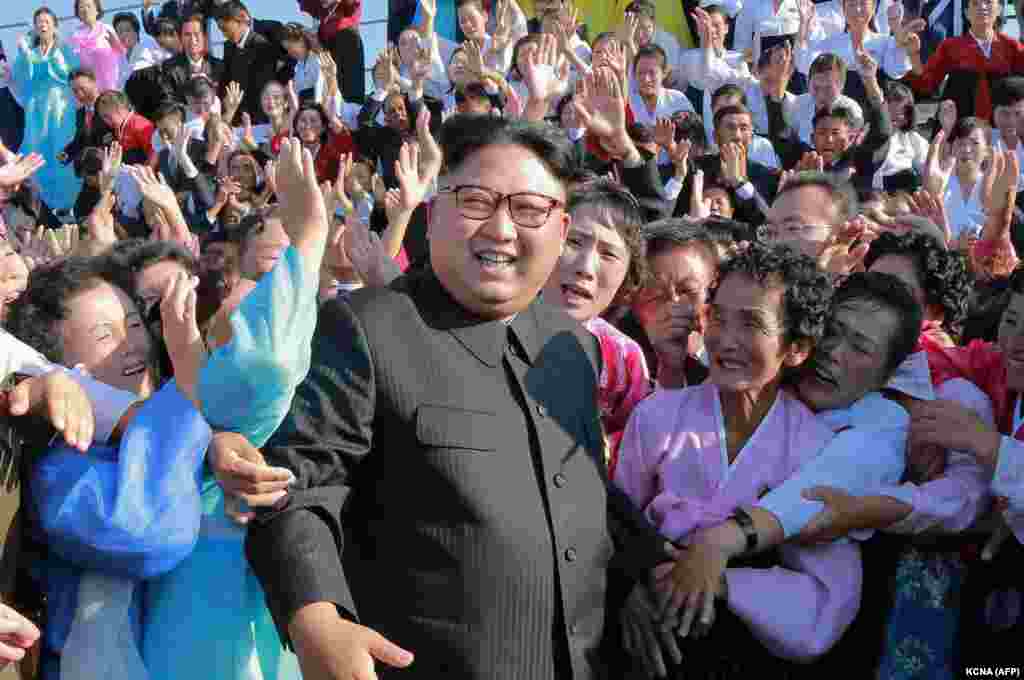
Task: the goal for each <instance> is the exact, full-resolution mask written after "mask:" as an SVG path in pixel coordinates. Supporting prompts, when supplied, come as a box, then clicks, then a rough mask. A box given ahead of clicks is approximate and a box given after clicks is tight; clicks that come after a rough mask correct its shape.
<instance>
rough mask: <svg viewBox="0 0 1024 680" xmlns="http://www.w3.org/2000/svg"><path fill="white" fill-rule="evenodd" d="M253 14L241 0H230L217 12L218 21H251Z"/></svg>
mask: <svg viewBox="0 0 1024 680" xmlns="http://www.w3.org/2000/svg"><path fill="white" fill-rule="evenodd" d="M251 18H252V14H250V13H249V8H248V7H246V6H245V3H243V2H241V0H228V1H227V2H225V3H224V4H223V5H221V6H220V9H219V10H218V11H217V21H220V20H221V19H238V20H239V21H242V20H245V19H251Z"/></svg>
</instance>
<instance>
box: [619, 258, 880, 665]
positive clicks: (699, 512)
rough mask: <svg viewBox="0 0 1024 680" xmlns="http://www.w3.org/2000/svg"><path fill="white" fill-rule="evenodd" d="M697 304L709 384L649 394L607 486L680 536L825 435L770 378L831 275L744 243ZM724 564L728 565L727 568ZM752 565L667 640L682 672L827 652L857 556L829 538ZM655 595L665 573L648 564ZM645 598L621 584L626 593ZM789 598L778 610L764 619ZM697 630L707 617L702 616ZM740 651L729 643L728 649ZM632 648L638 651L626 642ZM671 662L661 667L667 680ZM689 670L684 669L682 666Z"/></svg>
mask: <svg viewBox="0 0 1024 680" xmlns="http://www.w3.org/2000/svg"><path fill="white" fill-rule="evenodd" d="M719 272H720V273H719V279H718V284H717V286H716V287H715V288H714V289H713V290H712V291H711V293H710V296H709V301H708V304H707V308H706V310H705V314H704V316H705V322H704V341H705V346H706V348H707V351H708V355H709V370H710V373H709V376H708V380H707V381H706V382H705V383H703V384H701V385H697V386H694V387H687V388H684V389H682V390H660V391H658V392H655V393H654V395H652V396H651V397H649V398H648V399H646V400H645V401H643V402H641V403H640V405H639V406H637V408H636V410H635V411H634V412H633V415H632V417H631V418H630V420H629V424H628V425H627V426H626V433H625V435H624V436H623V439H622V447H621V451H620V456H619V462H618V467H617V469H616V472H615V475H614V482H615V483H616V484H617V485H618V486H619V487H620V488H621V489H622V490H623V491H625V492H626V494H627V495H628V496H629V497H630V498H631V499H632V501H633V503H634V504H635V505H636V506H637V508H638V509H639V510H641V511H642V512H643V513H644V515H645V516H646V517H647V519H648V520H649V521H650V522H651V523H652V524H653V526H655V527H656V528H657V529H658V530H659V531H660V533H661V535H662V536H663V537H664V538H665V539H666V540H668V541H671V542H672V543H674V544H676V545H677V546H679V547H684V546H687V545H688V544H690V543H691V541H692V540H693V539H694V538H695V536H696V535H697V534H698V533H699V532H701V531H702V530H703V529H705V528H708V527H711V526H714V525H715V524H717V523H719V522H722V521H724V520H725V519H727V518H735V519H736V520H737V522H740V523H741V526H742V525H743V521H744V517H746V518H747V519H749V515H747V514H746V512H745V511H744V510H743V508H744V507H749V506H751V505H753V504H754V503H756V502H757V500H758V498H759V497H760V496H761V495H762V494H763V493H765V492H766V491H768V490H770V489H772V488H774V487H775V486H778V485H779V484H781V483H782V482H783V481H785V480H786V479H787V478H788V477H789V476H790V475H791V474H792V473H793V472H795V471H796V469H797V468H798V467H800V466H801V465H802V464H803V463H804V462H806V461H807V460H809V459H811V458H813V457H814V456H815V455H817V453H818V452H819V451H820V450H821V448H822V447H823V446H824V445H825V444H826V443H827V442H828V441H829V440H830V439H831V438H832V435H833V433H832V431H831V429H829V428H828V426H826V425H825V424H824V423H823V422H821V421H819V420H818V419H817V418H816V417H815V416H814V414H813V413H812V412H811V411H810V410H809V409H808V408H807V407H806V406H804V405H803V404H802V403H801V402H800V401H799V400H798V399H797V398H796V397H794V396H792V395H790V394H789V393H788V392H787V391H786V390H784V389H783V388H782V386H783V383H784V381H785V378H786V375H787V373H788V372H790V371H792V370H793V369H795V368H797V367H798V366H800V365H801V364H803V363H804V361H805V360H806V359H807V358H808V356H809V355H810V353H811V351H812V350H813V348H814V345H815V343H816V342H817V341H818V340H819V339H820V338H821V336H822V334H823V332H824V327H825V321H826V317H827V314H828V310H829V304H830V301H831V297H832V291H833V286H832V282H831V279H830V278H829V277H828V276H827V275H826V274H824V273H823V272H821V271H819V270H818V268H817V265H816V264H815V262H814V260H812V259H811V258H810V257H807V256H806V255H800V254H797V253H796V251H794V250H792V249H790V248H789V247H787V246H771V245H767V244H762V243H754V244H753V245H751V246H750V247H749V248H747V249H746V250H744V251H742V252H740V253H739V254H737V255H735V256H734V257H732V258H731V259H729V260H727V261H726V262H725V263H723V264H722V266H721V268H720V270H719ZM731 566H732V565H730V567H731ZM744 566H748V567H753V568H744V569H734V568H730V569H727V570H726V571H725V577H724V578H723V580H722V582H721V585H720V587H719V592H718V593H717V595H718V598H719V599H721V600H722V605H723V606H722V607H720V608H717V611H716V612H714V616H715V619H716V620H715V621H714V626H713V627H711V628H710V635H711V637H705V638H704V639H698V640H694V639H692V638H681V639H679V640H678V643H679V645H680V647H681V648H682V650H683V659H684V661H683V663H684V664H685V668H686V671H685V673H686V677H700V678H707V677H715V678H746V677H771V678H787V677H790V676H792V675H793V674H794V668H795V666H794V664H793V662H794V661H807V660H810V659H812V658H814V657H815V656H817V655H818V654H821V653H823V652H824V651H826V650H828V649H829V648H830V647H831V646H832V645H833V644H834V643H835V642H836V641H837V640H838V639H839V637H840V635H841V634H842V633H843V631H844V630H845V629H846V627H847V626H848V625H849V624H850V622H851V621H853V618H854V616H855V615H856V613H857V608H858V605H859V601H860V571H861V563H860V553H859V551H858V548H857V547H856V546H855V545H852V544H849V543H833V544H830V545H827V546H819V547H816V548H813V549H807V548H802V547H795V546H793V547H791V546H786V547H784V548H783V549H781V550H780V552H779V553H778V557H777V558H776V557H775V556H770V557H768V558H767V559H765V558H764V557H761V558H758V559H757V560H756V561H755V562H752V563H750V564H747V565H744ZM659 576H660V580H659V581H658V582H657V583H656V585H655V590H656V592H657V593H658V600H659V601H662V602H664V601H666V600H670V599H672V594H673V591H675V589H676V587H677V585H676V578H677V576H676V572H675V570H673V571H672V572H669V573H667V574H665V573H661V574H660V575H659ZM643 597H648V598H649V599H651V601H653V598H651V597H650V596H649V595H648V594H647V593H645V592H644V591H639V590H638V591H634V593H633V595H632V599H633V600H636V599H637V598H643ZM779 602H788V603H790V606H788V607H787V612H786V616H784V617H778V616H772V614H771V612H772V611H774V610H775V609H777V606H778V603H779ZM700 618H701V621H702V622H697V623H696V625H697V627H698V628H700V630H699V631H698V636H701V635H702V634H704V633H707V632H708V630H706V629H707V628H708V626H710V620H709V618H710V615H708V616H703V615H702V616H701V617H700ZM740 650H742V651H740ZM634 651H639V650H634ZM678 674H679V671H678V670H677V671H675V672H674V673H673V675H672V676H671V677H677V676H678ZM691 674H692V675H691Z"/></svg>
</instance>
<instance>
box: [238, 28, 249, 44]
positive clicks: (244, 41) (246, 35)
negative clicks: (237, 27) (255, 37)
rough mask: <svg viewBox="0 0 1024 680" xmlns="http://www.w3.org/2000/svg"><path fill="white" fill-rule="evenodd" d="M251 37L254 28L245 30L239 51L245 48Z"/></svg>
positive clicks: (239, 42)
mask: <svg viewBox="0 0 1024 680" xmlns="http://www.w3.org/2000/svg"><path fill="white" fill-rule="evenodd" d="M250 35H252V26H250V27H249V28H247V29H245V33H243V34H242V39H241V40H239V41H238V49H242V48H243V47H245V43H246V42H248V40H249V36H250Z"/></svg>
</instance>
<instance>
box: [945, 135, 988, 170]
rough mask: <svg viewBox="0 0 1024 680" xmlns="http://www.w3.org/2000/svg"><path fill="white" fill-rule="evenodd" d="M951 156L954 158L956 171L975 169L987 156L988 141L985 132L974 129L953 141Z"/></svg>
mask: <svg viewBox="0 0 1024 680" xmlns="http://www.w3.org/2000/svg"><path fill="white" fill-rule="evenodd" d="M953 156H954V157H955V158H956V163H957V169H966V168H971V169H977V168H980V167H981V162H982V161H983V160H985V158H986V157H987V156H988V139H987V136H986V135H985V131H984V130H983V129H981V128H974V129H973V130H971V131H970V132H969V133H968V134H966V135H961V136H960V137H957V138H956V139H955V140H953Z"/></svg>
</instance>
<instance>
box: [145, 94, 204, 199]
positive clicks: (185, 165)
mask: <svg viewBox="0 0 1024 680" xmlns="http://www.w3.org/2000/svg"><path fill="white" fill-rule="evenodd" d="M153 122H154V124H156V129H157V131H158V132H159V133H160V138H161V140H163V143H164V148H163V149H161V150H160V153H159V154H158V155H157V168H158V169H159V171H160V172H161V173H162V174H163V176H164V178H165V179H166V180H167V184H168V185H169V186H170V187H171V189H172V190H174V193H175V194H176V195H177V196H178V202H179V203H180V204H181V205H182V210H183V211H184V213H185V215H186V217H190V216H192V215H195V214H202V213H205V212H206V211H207V210H209V209H210V208H212V207H213V204H214V201H215V199H216V192H217V189H216V184H215V182H214V179H213V178H212V177H210V176H208V175H207V174H205V173H203V172H201V171H200V170H199V168H202V167H207V163H205V162H203V161H204V160H205V159H204V157H205V155H206V144H205V143H204V142H203V141H202V140H199V139H195V138H194V137H192V135H191V133H190V132H189V130H188V129H187V128H186V127H185V109H184V108H183V107H182V106H181V104H177V103H174V102H166V103H164V104H161V105H160V108H158V109H157V112H156V115H155V117H154V119H153Z"/></svg>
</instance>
